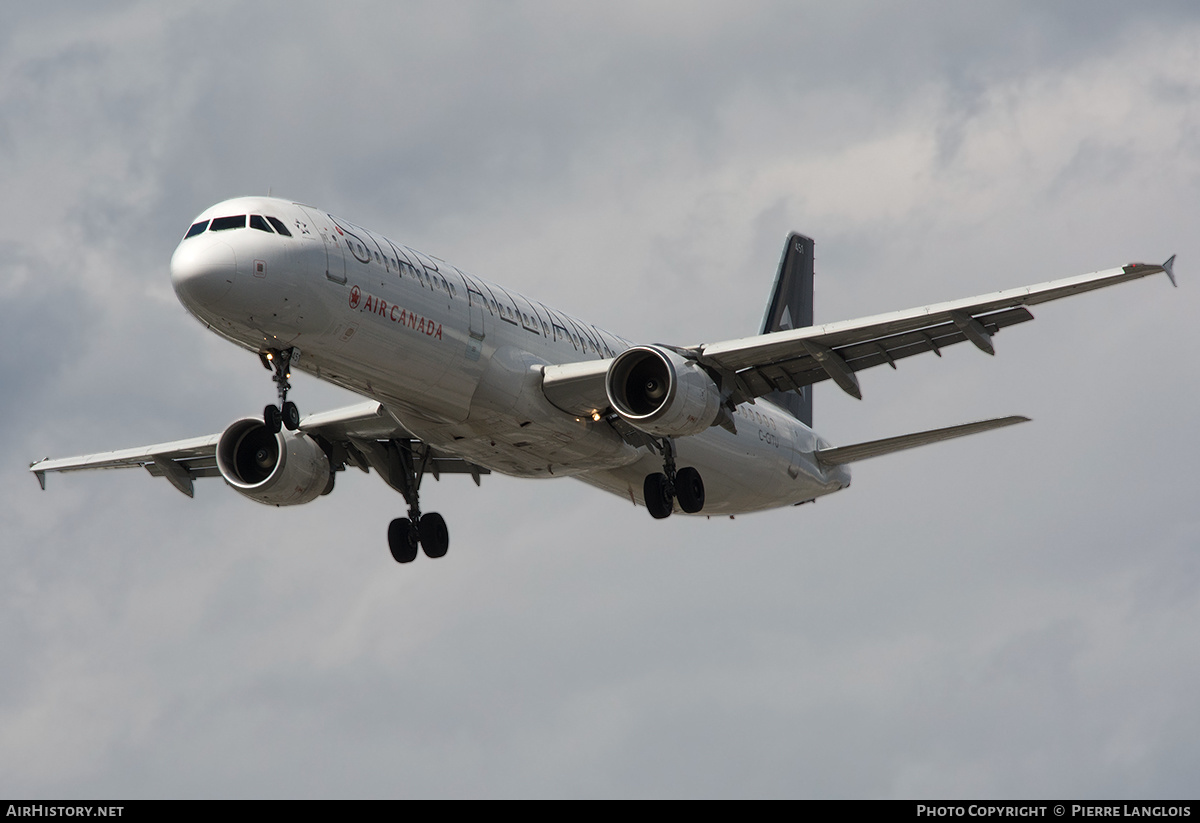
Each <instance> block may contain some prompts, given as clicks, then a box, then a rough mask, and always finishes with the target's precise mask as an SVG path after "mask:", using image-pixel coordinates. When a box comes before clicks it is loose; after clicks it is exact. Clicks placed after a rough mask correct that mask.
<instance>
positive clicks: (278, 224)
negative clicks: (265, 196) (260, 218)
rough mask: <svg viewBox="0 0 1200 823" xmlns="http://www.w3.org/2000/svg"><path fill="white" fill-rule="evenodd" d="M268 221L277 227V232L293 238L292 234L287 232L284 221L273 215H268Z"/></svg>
mask: <svg viewBox="0 0 1200 823" xmlns="http://www.w3.org/2000/svg"><path fill="white" fill-rule="evenodd" d="M267 220H269V221H271V225H272V226H274V227H275V231H277V232H279V233H280V234H282V235H283V236H284V237H291V236H292V233H291V232H290V231H288V230H287V226H285V225H283V221H282V220H280V219H279V218H278V217H272V216H271V215H269V214H268V215H267Z"/></svg>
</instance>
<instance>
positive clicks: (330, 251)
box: [297, 204, 346, 284]
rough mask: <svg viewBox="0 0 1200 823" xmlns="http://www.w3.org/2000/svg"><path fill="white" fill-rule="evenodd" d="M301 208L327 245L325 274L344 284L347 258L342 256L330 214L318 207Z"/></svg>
mask: <svg viewBox="0 0 1200 823" xmlns="http://www.w3.org/2000/svg"><path fill="white" fill-rule="evenodd" d="M297 205H299V204H297ZM300 209H301V210H302V211H303V212H304V213H305V215H307V216H308V219H309V223H310V225H312V226H313V228H315V229H316V233H317V234H318V235H320V237H321V242H322V243H323V244H324V246H325V276H326V277H327V278H329V279H330V280H332V281H333V282H335V283H342V284H344V283H345V282H346V259H345V258H344V257H343V256H342V247H341V245H340V244H339V243H338V240H337V232H335V231H334V226H333V221H332V220H330V219H329V215H327V214H324V213H323V212H319V211H317V210H316V209H311V208H308V207H307V206H300Z"/></svg>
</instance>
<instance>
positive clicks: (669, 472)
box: [642, 437, 704, 520]
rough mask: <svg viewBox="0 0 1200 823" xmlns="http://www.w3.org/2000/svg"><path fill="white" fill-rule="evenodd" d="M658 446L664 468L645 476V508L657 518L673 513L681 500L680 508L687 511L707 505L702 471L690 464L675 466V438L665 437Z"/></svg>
mask: <svg viewBox="0 0 1200 823" xmlns="http://www.w3.org/2000/svg"><path fill="white" fill-rule="evenodd" d="M659 449H660V451H661V453H662V456H663V470H662V471H661V472H655V473H654V474H648V475H646V480H645V482H644V483H643V484H642V496H643V497H645V499H646V508H647V509H648V510H649V511H650V516H651V517H653V518H654V519H655V520H662V519H663V518H665V517H670V516H671V511H672V510H673V508H674V501H676V500H678V501H679V508H681V509H683V510H684V511H685V512H687V513H688V514H695V513H696V512H698V511H700V510H701V509H703V508H704V480H703V478H701V477H700V472H698V471H696V470H695V469H693V468H692V467H691V466H685V467H684V468H682V469H678V470H676V468H675V441H673V440H672V439H671V438H669V437H664V438H662V439H661V441H660V445H659Z"/></svg>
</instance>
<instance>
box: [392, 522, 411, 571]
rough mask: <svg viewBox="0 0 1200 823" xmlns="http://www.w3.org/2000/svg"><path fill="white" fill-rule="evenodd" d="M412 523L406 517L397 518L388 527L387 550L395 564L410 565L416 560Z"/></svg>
mask: <svg viewBox="0 0 1200 823" xmlns="http://www.w3.org/2000/svg"><path fill="white" fill-rule="evenodd" d="M414 531H415V530H414V529H413V527H412V523H411V522H410V521H409V519H408V518H407V517H397V518H396V519H395V520H393V521H392V522H391V525H389V526H388V548H389V549H391V551H392V559H393V560H395V561H396V562H397V563H411V562H413V561H414V560H416V559H417V541H416V540H414V539H413V538H414V537H415V534H414Z"/></svg>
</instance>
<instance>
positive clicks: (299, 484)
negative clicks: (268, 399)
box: [217, 417, 333, 506]
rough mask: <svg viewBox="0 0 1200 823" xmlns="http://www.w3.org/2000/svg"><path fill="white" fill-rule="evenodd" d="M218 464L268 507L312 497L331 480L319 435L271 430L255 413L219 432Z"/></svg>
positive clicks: (241, 488) (243, 490)
mask: <svg viewBox="0 0 1200 823" xmlns="http://www.w3.org/2000/svg"><path fill="white" fill-rule="evenodd" d="M217 468H218V469H219V470H220V472H221V476H222V477H224V478H225V482H226V483H228V484H229V485H231V486H233V487H234V488H235V489H236V490H237V491H238V492H240V493H241V494H244V495H246V497H249V498H250V499H251V500H254V501H256V502H258V503H266V504H267V505H269V506H295V505H297V504H300V503H308V502H311V501H313V500H316V499H317V498H318V497H320V496H321V494H323V493H324V492H326V491H327V490H328V489H329V487H330V485H331V484H332V481H333V474H332V472H331V471H330V469H329V458H328V457H327V456H326V455H325V451H324V449H322V448H321V447H320V445H318V444H317V442H316V441H315V440H313V439H312V438H311V437H309V436H308V435H306V434H304V433H303V432H290V431H282V432H279V433H275V432H272V431H270V430H269V429H267V427H266V426H265V425H264V424H263V421H261V420H258V419H256V418H253V417H246V418H243V419H241V420H238V421H235V422H234V423H232V424H230V426H229V428H227V429H226V430H225V432H224V434H222V435H221V439H220V440H219V441H217Z"/></svg>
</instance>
